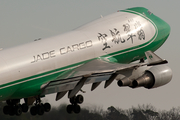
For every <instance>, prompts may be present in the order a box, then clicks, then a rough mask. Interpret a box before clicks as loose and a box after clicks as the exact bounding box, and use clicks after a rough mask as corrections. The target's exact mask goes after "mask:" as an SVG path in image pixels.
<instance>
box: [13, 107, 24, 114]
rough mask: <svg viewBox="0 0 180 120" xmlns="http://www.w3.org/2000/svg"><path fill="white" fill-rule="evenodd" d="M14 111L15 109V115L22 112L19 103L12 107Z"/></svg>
mask: <svg viewBox="0 0 180 120" xmlns="http://www.w3.org/2000/svg"><path fill="white" fill-rule="evenodd" d="M14 111H15V114H16V115H17V116H20V115H21V114H22V108H21V106H20V105H18V106H16V107H15V109H14Z"/></svg>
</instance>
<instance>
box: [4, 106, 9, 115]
mask: <svg viewBox="0 0 180 120" xmlns="http://www.w3.org/2000/svg"><path fill="white" fill-rule="evenodd" d="M9 109H10V107H9V106H8V105H6V106H4V107H3V113H4V114H5V115H8V114H9Z"/></svg>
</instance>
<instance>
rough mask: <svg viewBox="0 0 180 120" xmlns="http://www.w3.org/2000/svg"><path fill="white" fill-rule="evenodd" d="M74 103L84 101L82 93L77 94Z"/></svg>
mask: <svg viewBox="0 0 180 120" xmlns="http://www.w3.org/2000/svg"><path fill="white" fill-rule="evenodd" d="M75 101H76V103H79V104H81V103H83V101H84V98H83V96H82V95H78V96H77V97H76V100H75Z"/></svg>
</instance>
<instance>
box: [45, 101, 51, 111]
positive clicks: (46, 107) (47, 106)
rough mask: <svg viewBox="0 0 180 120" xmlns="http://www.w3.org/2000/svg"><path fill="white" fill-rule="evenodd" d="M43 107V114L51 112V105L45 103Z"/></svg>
mask: <svg viewBox="0 0 180 120" xmlns="http://www.w3.org/2000/svg"><path fill="white" fill-rule="evenodd" d="M43 106H44V111H45V112H49V111H50V110H51V105H50V104H49V103H45V104H44V105H43Z"/></svg>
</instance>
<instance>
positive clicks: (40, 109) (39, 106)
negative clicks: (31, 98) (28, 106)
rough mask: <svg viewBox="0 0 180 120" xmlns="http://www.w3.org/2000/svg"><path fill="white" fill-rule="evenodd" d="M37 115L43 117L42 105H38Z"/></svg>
mask: <svg viewBox="0 0 180 120" xmlns="http://www.w3.org/2000/svg"><path fill="white" fill-rule="evenodd" d="M37 114H38V115H43V114H44V106H43V105H38V106H37Z"/></svg>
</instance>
